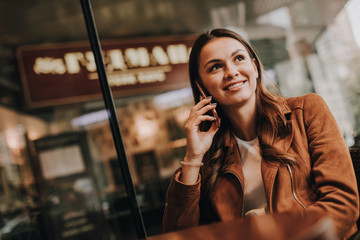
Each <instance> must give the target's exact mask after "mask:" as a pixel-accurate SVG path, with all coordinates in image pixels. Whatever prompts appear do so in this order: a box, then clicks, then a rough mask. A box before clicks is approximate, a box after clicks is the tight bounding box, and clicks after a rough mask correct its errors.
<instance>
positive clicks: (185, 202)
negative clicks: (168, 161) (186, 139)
mask: <svg viewBox="0 0 360 240" xmlns="http://www.w3.org/2000/svg"><path fill="white" fill-rule="evenodd" d="M180 175H181V168H180V169H178V170H177V171H176V172H175V174H174V177H173V178H172V180H171V183H170V186H169V189H168V192H167V197H166V207H165V211H164V216H163V230H164V232H170V231H175V230H180V229H184V228H188V227H194V226H197V225H199V218H200V209H199V201H200V185H201V183H200V182H201V177H200V175H199V178H198V180H197V181H196V182H195V183H194V184H192V185H186V184H184V183H182V182H181V181H180Z"/></svg>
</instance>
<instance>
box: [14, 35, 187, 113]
mask: <svg viewBox="0 0 360 240" xmlns="http://www.w3.org/2000/svg"><path fill="white" fill-rule="evenodd" d="M193 41H194V38H193V37H192V36H190V37H181V38H156V39H142V40H141V41H140V40H136V41H135V40H132V41H128V42H123V41H121V42H120V41H118V42H116V41H103V42H101V44H102V50H103V56H104V64H105V68H106V71H107V77H108V82H109V84H110V87H111V88H112V92H113V95H114V96H115V97H116V96H129V95H135V94H145V93H150V92H160V91H165V90H171V89H176V88H179V87H185V86H188V85H189V81H188V77H187V63H188V56H189V51H190V49H191V46H192V44H193ZM18 60H19V66H20V70H21V74H22V82H23V87H24V92H25V97H26V102H27V104H28V105H29V106H30V107H43V106H51V105H59V104H67V103H74V102H81V101H89V100H93V99H99V98H101V90H100V85H99V82H98V76H97V72H96V65H95V60H94V55H93V54H92V52H91V49H90V46H89V44H88V43H86V42H84V43H70V44H51V45H39V46H25V47H22V48H20V49H19V50H18Z"/></svg>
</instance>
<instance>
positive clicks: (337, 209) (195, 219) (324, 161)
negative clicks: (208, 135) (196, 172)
mask: <svg viewBox="0 0 360 240" xmlns="http://www.w3.org/2000/svg"><path fill="white" fill-rule="evenodd" d="M284 114H285V116H286V117H287V119H288V127H289V128H290V129H291V133H290V134H289V135H287V136H286V137H285V138H282V139H277V140H276V141H274V143H273V144H274V146H275V147H276V148H278V149H282V150H284V151H286V152H288V153H291V154H293V156H294V157H295V158H296V161H297V162H298V166H290V165H288V164H280V163H277V162H268V161H262V165H261V172H262V177H263V182H264V188H265V194H266V199H267V204H268V207H269V211H270V213H275V212H285V211H298V212H299V213H301V215H303V214H306V213H309V212H319V213H326V214H328V215H329V216H330V217H331V218H332V219H333V221H334V225H335V230H336V232H337V233H338V235H339V237H340V238H344V237H345V238H346V237H349V236H351V235H352V234H353V233H354V232H356V230H357V228H356V225H355V222H356V220H357V218H358V216H359V215H358V214H359V195H358V191H357V185H356V178H355V174H354V170H353V166H352V162H351V158H350V154H349V151H348V148H347V146H346V144H345V141H344V138H343V136H342V135H341V133H340V131H339V128H338V126H337V123H336V121H335V119H334V118H333V116H332V115H331V113H330V111H329V109H328V107H327V105H326V104H325V102H324V101H323V99H322V98H321V97H319V96H318V95H316V94H307V95H304V96H301V97H295V98H288V99H286V104H285V105H284ZM229 139H230V140H229V148H228V151H227V156H226V158H227V159H226V161H225V162H227V166H226V167H225V169H224V170H223V171H222V172H221V173H220V174H219V178H218V180H217V183H216V185H215V187H214V190H213V192H212V194H211V196H210V197H209V198H208V199H205V200H201V201H200V188H201V181H202V179H205V178H206V175H207V174H208V171H209V167H207V164H206V163H205V164H204V166H203V167H202V168H201V171H200V176H199V180H198V182H197V183H195V184H194V185H184V184H182V183H181V182H180V181H179V176H180V174H181V169H178V170H177V171H176V172H175V174H174V177H173V179H172V181H171V183H170V186H169V190H168V194H167V206H166V208H165V212H164V217H163V227H164V231H166V232H168V231H173V230H179V229H183V228H188V227H192V226H197V225H199V224H202V223H209V222H215V221H226V220H230V219H234V218H236V217H241V216H242V206H243V191H242V186H243V184H242V183H243V182H244V176H243V172H242V166H241V161H240V154H239V151H238V148H237V145H236V142H235V141H234V140H233V138H231V137H229Z"/></svg>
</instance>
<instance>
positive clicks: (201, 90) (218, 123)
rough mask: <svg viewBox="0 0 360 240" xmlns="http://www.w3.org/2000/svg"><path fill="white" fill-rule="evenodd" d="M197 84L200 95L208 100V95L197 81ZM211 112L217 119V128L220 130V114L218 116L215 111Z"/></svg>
mask: <svg viewBox="0 0 360 240" xmlns="http://www.w3.org/2000/svg"><path fill="white" fill-rule="evenodd" d="M195 83H196V86H197V87H198V89H199V91H200V95H201V96H202V97H203V98H206V94H205V92H204V90H203V89H202V87H201V86H200V84H199V83H198V82H197V81H195ZM211 112H212V115H213V116H214V117H215V126H216V127H217V128H219V127H220V119H219V116H218V114H217V112H216V110H215V109H213V110H211Z"/></svg>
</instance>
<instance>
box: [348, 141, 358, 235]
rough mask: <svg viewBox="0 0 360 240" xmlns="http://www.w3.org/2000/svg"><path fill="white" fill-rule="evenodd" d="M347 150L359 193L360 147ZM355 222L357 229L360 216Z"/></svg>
mask: <svg viewBox="0 0 360 240" xmlns="http://www.w3.org/2000/svg"><path fill="white" fill-rule="evenodd" d="M349 150H350V155H351V160H352V163H353V166H354V171H355V175H356V182H357V187H358V191H359V193H360V149H359V148H355V147H351V148H350V149H349ZM356 224H357V227H358V229H360V218H359V219H358V220H357V222H356Z"/></svg>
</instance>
